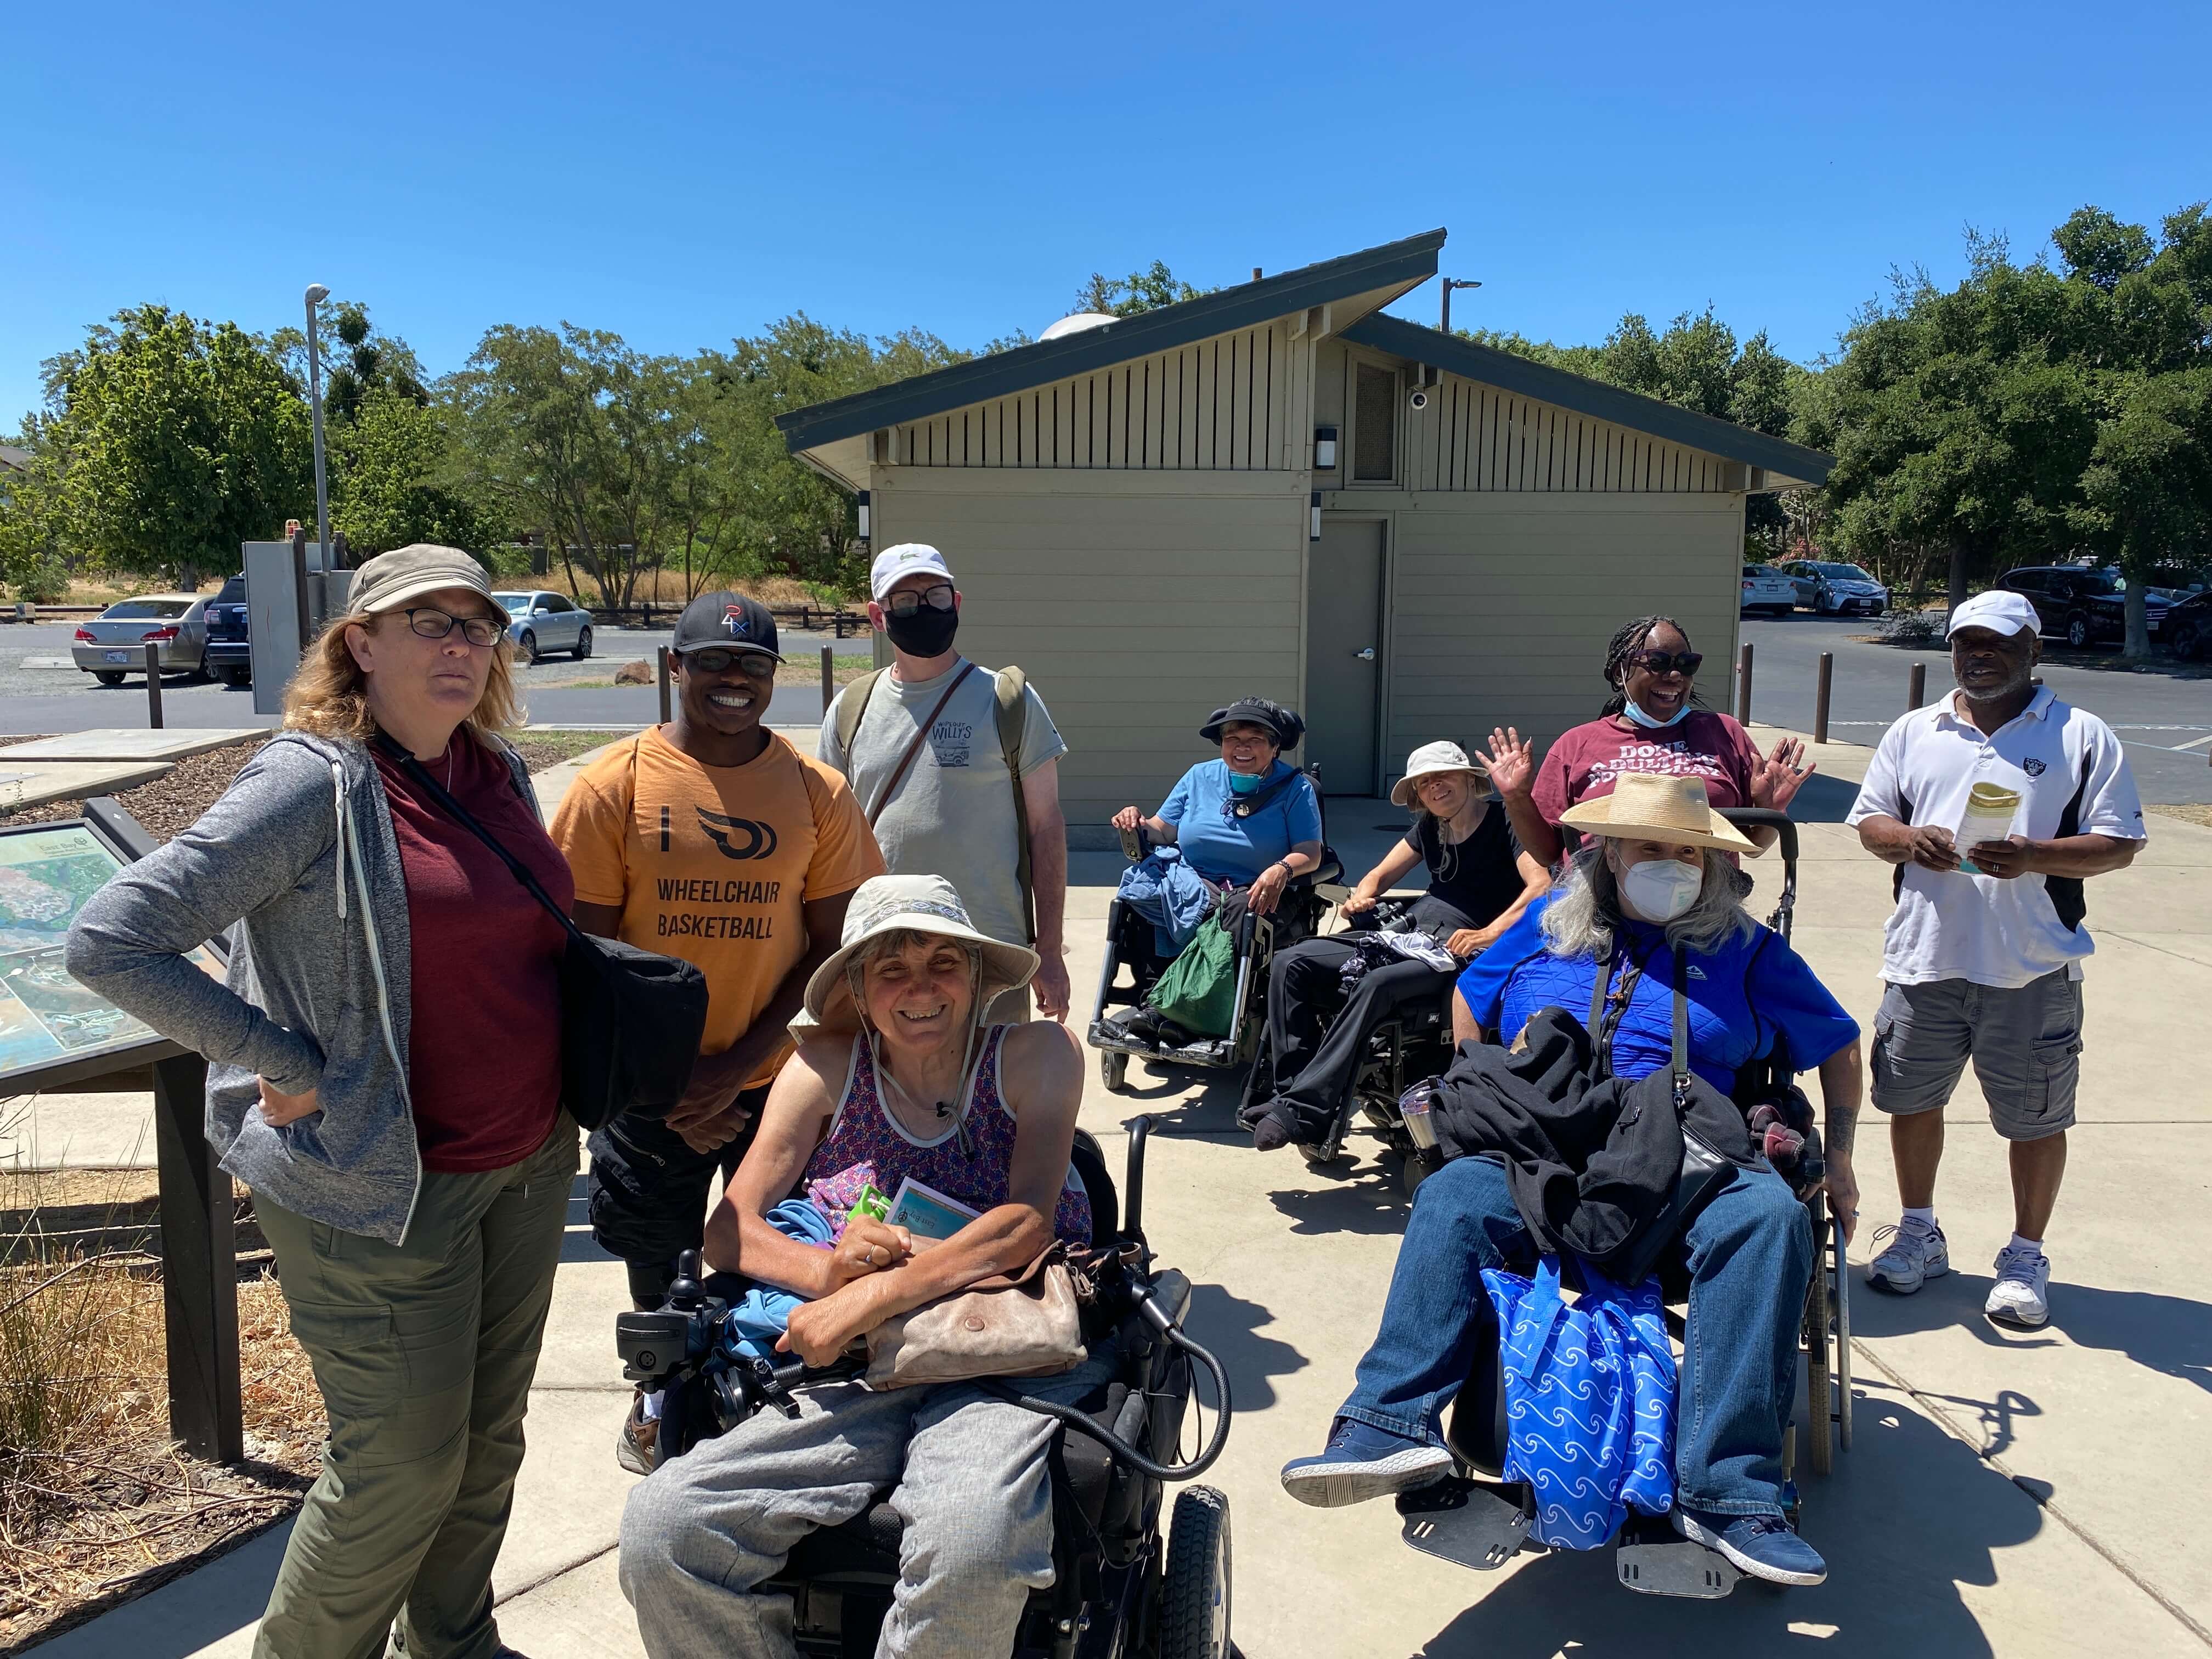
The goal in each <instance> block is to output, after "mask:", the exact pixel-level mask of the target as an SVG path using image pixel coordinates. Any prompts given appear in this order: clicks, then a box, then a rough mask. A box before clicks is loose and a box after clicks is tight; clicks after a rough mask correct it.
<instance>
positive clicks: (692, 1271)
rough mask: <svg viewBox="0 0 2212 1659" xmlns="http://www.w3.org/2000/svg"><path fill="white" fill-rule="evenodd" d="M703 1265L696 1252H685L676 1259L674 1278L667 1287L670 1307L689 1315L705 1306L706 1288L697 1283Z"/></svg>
mask: <svg viewBox="0 0 2212 1659" xmlns="http://www.w3.org/2000/svg"><path fill="white" fill-rule="evenodd" d="M705 1265H706V1264H705V1263H704V1262H703V1261H702V1260H701V1259H700V1255H699V1252H698V1251H696V1250H685V1251H684V1252H683V1253H682V1254H681V1255H678V1257H677V1258H676V1277H675V1279H673V1280H672V1281H671V1283H670V1285H669V1286H668V1305H669V1306H670V1307H671V1308H675V1309H677V1310H680V1311H682V1312H684V1313H690V1312H692V1311H694V1310H696V1309H698V1308H701V1307H702V1306H704V1305H705V1304H706V1301H707V1287H706V1286H705V1285H702V1284H701V1283H700V1282H699V1273H700V1269H701V1268H702V1267H704V1266H705Z"/></svg>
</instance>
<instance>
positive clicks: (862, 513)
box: [860, 489, 868, 541]
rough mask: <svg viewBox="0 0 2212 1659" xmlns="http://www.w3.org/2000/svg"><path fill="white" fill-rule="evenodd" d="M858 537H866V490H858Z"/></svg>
mask: <svg viewBox="0 0 2212 1659" xmlns="http://www.w3.org/2000/svg"><path fill="white" fill-rule="evenodd" d="M860 539H861V540H862V541H866V540H867V539H868V492H867V491H866V490H865V489H864V490H862V491H861V492H860Z"/></svg>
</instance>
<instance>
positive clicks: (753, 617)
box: [670, 592, 783, 662]
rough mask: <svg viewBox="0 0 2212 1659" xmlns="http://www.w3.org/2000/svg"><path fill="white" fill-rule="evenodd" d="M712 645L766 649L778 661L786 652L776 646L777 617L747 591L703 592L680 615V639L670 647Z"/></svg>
mask: <svg viewBox="0 0 2212 1659" xmlns="http://www.w3.org/2000/svg"><path fill="white" fill-rule="evenodd" d="M710 645H718V646H720V647H722V648H723V649H724V650H726V651H764V652H766V653H768V654H769V656H771V657H774V658H775V659H776V660H777V661H778V662H781V661H782V660H783V653H782V652H781V651H779V650H777V649H776V647H775V617H773V616H771V615H769V608H768V607H767V606H766V605H763V604H762V603H761V602H760V601H759V600H758V599H754V598H753V597H752V596H751V595H750V594H746V593H729V592H722V593H702V594H701V595H700V596H699V597H698V598H697V599H694V600H692V601H691V603H690V604H689V605H685V606H684V614H683V615H682V616H680V617H678V618H677V619H676V642H675V644H674V645H673V646H671V647H670V648H671V650H674V651H677V652H678V653H682V652H685V651H701V650H704V649H705V648H706V647H708V646H710Z"/></svg>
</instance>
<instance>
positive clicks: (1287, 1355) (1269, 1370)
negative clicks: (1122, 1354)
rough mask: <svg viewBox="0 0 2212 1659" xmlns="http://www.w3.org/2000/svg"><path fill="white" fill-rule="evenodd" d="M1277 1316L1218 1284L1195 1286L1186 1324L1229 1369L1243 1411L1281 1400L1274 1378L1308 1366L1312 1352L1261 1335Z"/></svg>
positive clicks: (1196, 1339) (1197, 1340) (1234, 1399)
mask: <svg viewBox="0 0 2212 1659" xmlns="http://www.w3.org/2000/svg"><path fill="white" fill-rule="evenodd" d="M1274 1322H1275V1316H1274V1315H1273V1313H1272V1312H1270V1311H1269V1310H1267V1308H1265V1307H1263V1306H1261V1304H1259V1303H1257V1302H1247V1301H1245V1300H1244V1299H1243V1297H1234V1296H1231V1295H1230V1294H1229V1292H1228V1291H1225V1290H1224V1289H1222V1288H1221V1286H1220V1285H1193V1286H1192V1287H1191V1292H1190V1312H1189V1313H1188V1315H1187V1316H1185V1317H1184V1320H1183V1328H1184V1329H1185V1330H1187V1331H1188V1332H1189V1333H1190V1340H1192V1341H1194V1342H1195V1343H1197V1344H1198V1345H1199V1346H1200V1347H1203V1348H1206V1349H1207V1350H1209V1351H1210V1352H1212V1355H1213V1357H1214V1358H1216V1359H1218V1360H1219V1361H1220V1362H1221V1364H1222V1368H1223V1369H1224V1370H1226V1371H1227V1372H1228V1373H1229V1387H1230V1391H1231V1400H1232V1402H1233V1403H1234V1405H1235V1406H1236V1407H1237V1410H1238V1411H1240V1412H1244V1411H1263V1410H1265V1409H1266V1408H1267V1407H1270V1406H1272V1405H1273V1404H1274V1403H1275V1390H1274V1386H1273V1383H1270V1382H1269V1381H1268V1379H1269V1378H1270V1377H1276V1376H1289V1375H1290V1374H1291V1372H1292V1371H1302V1370H1304V1369H1305V1368H1306V1364H1307V1360H1306V1357H1305V1356H1304V1354H1302V1353H1300V1352H1298V1351H1297V1349H1296V1348H1294V1347H1292V1346H1291V1345H1290V1344H1289V1343H1287V1342H1278V1341H1277V1340H1275V1339H1274V1338H1273V1337H1272V1336H1261V1334H1260V1328H1261V1327H1262V1326H1264V1325H1272V1324H1273V1323H1274Z"/></svg>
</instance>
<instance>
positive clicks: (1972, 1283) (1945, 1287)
mask: <svg viewBox="0 0 2212 1659" xmlns="http://www.w3.org/2000/svg"><path fill="white" fill-rule="evenodd" d="M1990 1283H1991V1280H1990V1276H1989V1275H1988V1274H1986V1273H1960V1272H1958V1271H1956V1270H1955V1269H1954V1271H1952V1272H1951V1273H1947V1274H1946V1275H1945V1276H1944V1277H1942V1279H1936V1280H1935V1281H1934V1282H1933V1283H1931V1284H1929V1285H1926V1286H1925V1287H1923V1289H1921V1290H1919V1291H1915V1292H1914V1293H1913V1294H1912V1295H1911V1296H1887V1295H1885V1294H1883V1293H1882V1292H1881V1291H1875V1290H1870V1289H1869V1288H1867V1286H1866V1285H1865V1283H1864V1281H1863V1280H1862V1281H1861V1282H1860V1284H1859V1285H1857V1287H1856V1289H1855V1291H1854V1293H1853V1295H1852V1297H1851V1323H1852V1325H1853V1327H1854V1328H1855V1329H1856V1330H1857V1334H1860V1335H1862V1336H1869V1337H1883V1336H1902V1335H1906V1334H1911V1333H1912V1332H1915V1331H1933V1330H1942V1329H1944V1328H1947V1327H1949V1326H1953V1325H1956V1326H1960V1327H1962V1328H1965V1329H1966V1330H1967V1331H1969V1332H1971V1333H1972V1334H1974V1335H1975V1336H1977V1337H1978V1338H1980V1339H1981V1340H1982V1341H1983V1342H1984V1343H1986V1344H1988V1345H1989V1346H1990V1347H1993V1348H2038V1347H2050V1346H2053V1342H2054V1339H2053V1337H2052V1335H2051V1334H2050V1333H2057V1332H2063V1334H2065V1337H2066V1340H2068V1341H2069V1342H2072V1343H2073V1344H2075V1346H2078V1347H2084V1348H2105V1349H2109V1350H2110V1351H2111V1352H2114V1353H2122V1354H2125V1355H2126V1356H2127V1357H2128V1358H2130V1359H2132V1360H2134V1361H2135V1362H2136V1364H2138V1365H2142V1366H2144V1367H2146V1368H2148V1370H2154V1371H2158V1372H2160V1373H2161V1374H2163V1375H2165V1376H2172V1377H2177V1378H2179V1379H2180V1380H2181V1381H2182V1382H2185V1383H2194V1384H2195V1385H2196V1386H2197V1387H2198V1388H2200V1389H2205V1390H2206V1391H2207V1392H2212V1304H2205V1303H2203V1302H2191V1301H2190V1300H2188V1299H2187V1298H2186V1297H2179V1296H2160V1295H2159V1294H2158V1293H2157V1292H2155V1291H2110V1290H2105V1289H2102V1288H2100V1287H2099V1286H2097V1285H2069V1284H2067V1283H2066V1282H2065V1281H2064V1280H2063V1279H2053V1280H2052V1281H2051V1323H2050V1324H2049V1325H2048V1326H2047V1327H2045V1330H2044V1331H2043V1332H2031V1331H2014V1330H2008V1329H2005V1328H2002V1327H2001V1326H1997V1325H1993V1324H1991V1323H1990V1322H1989V1321H1988V1320H1987V1319H1986V1318H1984V1316H1983V1315H1982V1303H1983V1301H1984V1298H1986V1297H1988V1295H1989V1291H1990Z"/></svg>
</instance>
